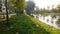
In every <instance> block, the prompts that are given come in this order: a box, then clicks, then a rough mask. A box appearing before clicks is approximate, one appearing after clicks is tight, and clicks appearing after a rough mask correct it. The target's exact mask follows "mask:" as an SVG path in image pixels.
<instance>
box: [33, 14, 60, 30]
mask: <svg viewBox="0 0 60 34" xmlns="http://www.w3.org/2000/svg"><path fill="white" fill-rule="evenodd" d="M33 16H34V17H35V18H38V19H39V20H40V21H42V22H44V23H46V24H48V25H50V26H53V27H55V28H58V29H60V27H59V26H58V25H57V24H56V22H57V20H58V19H59V16H54V17H53V16H51V15H46V16H42V15H38V16H37V15H33Z"/></svg>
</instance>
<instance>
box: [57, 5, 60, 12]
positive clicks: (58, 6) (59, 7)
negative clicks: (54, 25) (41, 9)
mask: <svg viewBox="0 0 60 34" xmlns="http://www.w3.org/2000/svg"><path fill="white" fill-rule="evenodd" d="M57 9H58V13H60V4H58V5H57Z"/></svg>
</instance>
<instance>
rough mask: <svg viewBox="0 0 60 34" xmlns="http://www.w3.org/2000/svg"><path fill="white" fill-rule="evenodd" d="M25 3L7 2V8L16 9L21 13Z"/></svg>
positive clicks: (12, 0) (21, 1)
mask: <svg viewBox="0 0 60 34" xmlns="http://www.w3.org/2000/svg"><path fill="white" fill-rule="evenodd" d="M25 6H26V3H25V0H9V2H8V7H9V8H11V9H16V10H17V11H19V12H21V11H23V10H24V9H25Z"/></svg>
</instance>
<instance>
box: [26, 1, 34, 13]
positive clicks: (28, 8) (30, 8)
mask: <svg viewBox="0 0 60 34" xmlns="http://www.w3.org/2000/svg"><path fill="white" fill-rule="evenodd" d="M34 7H35V3H34V2H33V1H28V2H27V6H26V11H27V13H28V14H30V13H31V12H32V11H33V10H34Z"/></svg>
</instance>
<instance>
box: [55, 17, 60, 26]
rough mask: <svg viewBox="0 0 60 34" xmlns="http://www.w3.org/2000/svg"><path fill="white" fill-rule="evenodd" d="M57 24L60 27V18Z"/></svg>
mask: <svg viewBox="0 0 60 34" xmlns="http://www.w3.org/2000/svg"><path fill="white" fill-rule="evenodd" d="M56 24H57V25H58V27H60V18H59V19H58V20H57V22H56Z"/></svg>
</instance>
